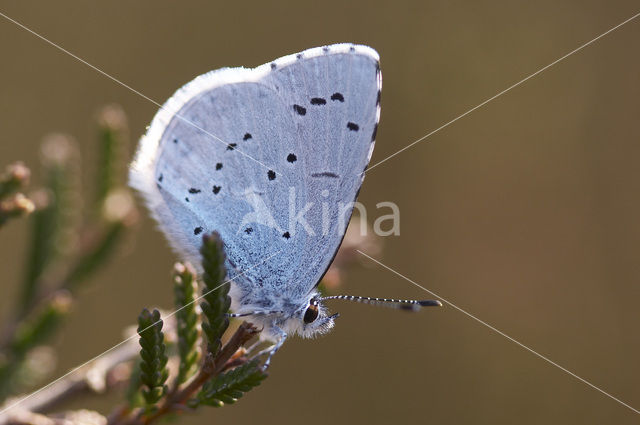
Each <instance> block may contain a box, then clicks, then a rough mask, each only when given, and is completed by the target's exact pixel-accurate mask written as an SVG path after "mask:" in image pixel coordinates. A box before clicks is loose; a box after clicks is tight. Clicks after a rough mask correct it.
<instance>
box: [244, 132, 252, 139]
mask: <svg viewBox="0 0 640 425" xmlns="http://www.w3.org/2000/svg"><path fill="white" fill-rule="evenodd" d="M249 139H252V137H251V133H245V134H244V136H243V137H242V140H249Z"/></svg>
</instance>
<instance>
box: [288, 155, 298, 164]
mask: <svg viewBox="0 0 640 425" xmlns="http://www.w3.org/2000/svg"><path fill="white" fill-rule="evenodd" d="M297 159H298V157H297V156H295V154H292V153H290V154H289V155H287V161H288V162H296V160H297Z"/></svg>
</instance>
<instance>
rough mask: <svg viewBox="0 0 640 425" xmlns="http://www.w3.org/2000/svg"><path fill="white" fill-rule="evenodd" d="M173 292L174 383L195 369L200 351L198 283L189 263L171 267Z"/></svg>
mask: <svg viewBox="0 0 640 425" xmlns="http://www.w3.org/2000/svg"><path fill="white" fill-rule="evenodd" d="M173 283H174V286H173V293H174V296H175V307H176V311H177V312H176V333H177V336H178V354H179V356H180V366H179V370H178V376H177V378H176V383H177V384H178V385H179V384H182V383H184V382H186V381H187V379H189V378H190V377H191V376H192V375H193V374H194V373H195V371H196V368H197V366H198V360H199V359H200V353H199V351H198V339H199V336H200V331H199V329H198V313H197V312H196V307H197V305H196V302H195V301H196V296H197V290H198V284H197V281H196V277H195V271H194V270H193V268H192V267H191V265H189V264H188V263H187V264H183V263H176V265H175V266H174V267H173Z"/></svg>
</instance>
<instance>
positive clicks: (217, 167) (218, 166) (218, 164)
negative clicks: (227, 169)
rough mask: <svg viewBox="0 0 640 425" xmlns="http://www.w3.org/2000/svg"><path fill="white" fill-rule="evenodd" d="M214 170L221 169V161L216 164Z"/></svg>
mask: <svg viewBox="0 0 640 425" xmlns="http://www.w3.org/2000/svg"><path fill="white" fill-rule="evenodd" d="M216 170H222V162H218V163H217V164H216Z"/></svg>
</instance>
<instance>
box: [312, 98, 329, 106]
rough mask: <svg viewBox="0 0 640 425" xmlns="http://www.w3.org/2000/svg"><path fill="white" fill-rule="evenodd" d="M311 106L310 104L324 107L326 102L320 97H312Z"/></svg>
mask: <svg viewBox="0 0 640 425" xmlns="http://www.w3.org/2000/svg"><path fill="white" fill-rule="evenodd" d="M311 104H312V105H326V104H327V101H326V100H324V99H323V98H321V97H312V98H311Z"/></svg>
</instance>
